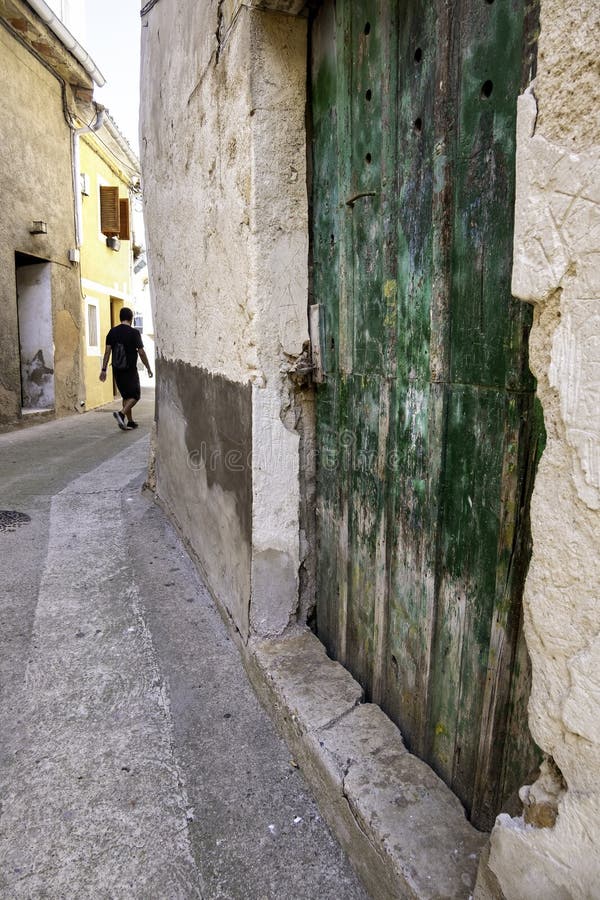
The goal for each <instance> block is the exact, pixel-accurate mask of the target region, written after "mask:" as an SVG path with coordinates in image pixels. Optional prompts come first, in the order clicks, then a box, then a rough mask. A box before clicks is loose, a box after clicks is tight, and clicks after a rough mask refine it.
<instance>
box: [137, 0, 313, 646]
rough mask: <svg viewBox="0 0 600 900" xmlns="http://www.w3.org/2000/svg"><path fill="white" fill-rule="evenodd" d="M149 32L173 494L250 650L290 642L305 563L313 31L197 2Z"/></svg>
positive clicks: (152, 249) (171, 502) (170, 499)
mask: <svg viewBox="0 0 600 900" xmlns="http://www.w3.org/2000/svg"><path fill="white" fill-rule="evenodd" d="M142 26H143V27H142V66H143V72H142V83H143V84H144V85H145V86H146V87H145V90H144V92H143V96H142V105H141V124H140V137H141V154H142V169H143V174H144V200H145V216H146V223H147V233H148V248H149V268H150V280H151V286H152V294H153V297H154V303H155V310H154V320H155V328H156V334H157V355H158V369H157V371H158V424H157V438H156V443H157V466H156V471H157V490H158V493H159V495H160V497H161V498H162V500H163V502H164V503H165V504H166V505H167V506H168V508H169V509H170V511H171V513H172V514H173V516H174V517H175V518H176V520H177V521H178V522H179V524H180V526H181V528H182V530H183V531H184V533H185V534H186V535H187V536H188V538H189V541H190V543H191V545H192V548H193V550H194V551H195V553H196V555H197V557H198V559H199V562H200V564H201V566H202V568H203V569H204V571H205V573H206V575H207V578H208V581H209V584H210V585H211V588H212V589H213V591H214V592H215V594H216V596H217V598H218V599H219V600H220V602H221V604H222V605H223V606H225V607H226V608H227V610H228V612H229V614H230V615H231V616H232V618H233V620H234V622H235V625H236V627H237V628H238V630H239V631H240V633H241V635H242V636H243V637H244V638H245V639H246V638H248V636H249V634H250V632H251V631H252V632H254V633H257V634H261V635H265V634H268V633H278V632H280V631H282V630H283V629H284V628H285V627H286V626H287V625H288V623H289V622H290V620H293V618H294V613H295V610H296V607H297V604H298V591H299V568H300V564H301V554H300V539H299V508H300V486H299V485H300V481H299V479H300V475H299V463H298V459H299V444H300V436H299V434H298V431H297V430H296V415H295V412H294V409H293V407H294V403H295V401H294V397H293V390H292V382H291V381H290V378H289V377H288V372H289V370H290V369H291V368H293V366H294V364H295V362H296V360H297V358H298V357H299V355H300V354H301V352H302V348H303V343H304V341H305V340H307V338H308V334H307V320H306V297H307V253H308V236H307V197H306V173H305V152H306V151H305V134H304V104H305V77H306V21H305V20H303V19H296V18H292V17H290V16H286V15H282V14H279V13H276V12H264V11H262V10H260V9H256V8H252V9H250V8H249V6H247V5H246V4H242V3H233V4H232V3H226V4H209V3H197V2H193V0H179V2H178V3H177V4H176V9H175V10H173V9H172V8H170V7H167V6H165V5H164V4H162V5H161V4H157V5H156V6H155V7H153V8H152V9H151V10H150V11H149V13H148V14H147V15H146V16H145V17H144V20H143V22H142ZM203 420H208V421H207V422H206V427H201V426H200V424H199V423H200V422H201V421H203Z"/></svg>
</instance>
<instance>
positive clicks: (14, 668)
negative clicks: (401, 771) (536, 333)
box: [0, 413, 366, 900]
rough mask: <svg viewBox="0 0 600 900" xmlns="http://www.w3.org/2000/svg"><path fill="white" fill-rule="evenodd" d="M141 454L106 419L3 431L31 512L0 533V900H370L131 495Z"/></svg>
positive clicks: (203, 597) (3, 476) (167, 547)
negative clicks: (17, 524) (0, 564)
mask: <svg viewBox="0 0 600 900" xmlns="http://www.w3.org/2000/svg"><path fill="white" fill-rule="evenodd" d="M138 418H140V417H139V416H138ZM86 424H87V430H86ZM142 426H143V422H142ZM144 431H145V432H146V433H145V434H144ZM140 432H141V433H142V437H141V439H140V434H139V433H140ZM96 443H97V444H98V447H97V450H96V463H98V462H101V465H99V466H98V465H96V468H91V466H90V463H91V462H92V461H93V458H94V445H95V444H96ZM147 444H148V440H147V427H146V428H144V427H142V428H140V429H139V430H138V432H136V433H135V436H134V435H130V434H124V433H122V432H119V431H118V429H116V428H114V427H113V423H112V421H111V420H109V418H108V416H106V415H105V414H104V413H97V414H88V415H87V416H85V417H80V418H77V419H72V420H62V421H61V422H51V423H48V424H46V425H41V426H37V427H36V428H31V429H28V430H27V432H19V433H18V434H12V435H4V436H1V437H0V462H1V461H2V459H3V458H4V459H6V458H9V459H14V460H15V462H14V464H11V465H13V466H14V469H9V470H8V471H7V470H6V468H5V467H0V489H1V490H2V491H3V492H4V493H5V496H6V498H8V497H10V505H11V506H14V507H15V508H17V507H18V508H20V509H22V510H24V511H25V512H26V513H27V514H28V515H30V516H31V522H30V523H27V524H24V525H23V526H22V527H20V528H19V529H18V531H17V532H14V533H7V534H2V535H0V550H1V552H2V553H3V554H4V555H3V562H4V576H5V577H4V579H3V585H2V589H1V591H0V621H1V623H2V628H1V629H0V663H1V671H0V674H1V675H2V678H3V681H2V685H1V687H2V695H1V697H0V734H1V735H2V741H1V746H2V755H1V756H0V782H1V802H0V896H2V897H6V898H11V900H12V898H20V897H28V898H29V897H31V898H44V897H45V898H50V900H54V898H57V900H63V898H65V900H71V898H73V900H80V898H94V900H96V898H99V900H120V898H123V900H125V898H133V900H137V898H140V900H154V898H157V900H163V898H165V900H171V898H173V900H177V898H182V900H183V898H186V900H187V898H193V897H203V898H206V900H238V898H239V900H242V898H243V900H271V898H273V900H274V898H288V897H289V898H291V897H293V898H307V900H313V898H315V900H316V898H323V900H365V896H366V895H365V893H364V890H363V888H362V886H361V885H360V883H359V882H358V879H357V878H356V876H355V874H354V872H353V871H352V869H351V867H350V865H349V862H348V860H347V858H346V857H345V854H344V852H343V851H342V850H341V849H340V847H339V845H338V844H337V842H336V841H335V839H334V838H333V837H332V836H331V833H330V832H329V830H328V828H327V826H326V825H325V823H324V822H323V820H322V818H321V816H320V814H319V811H318V808H317V806H316V804H315V802H314V800H313V799H312V798H311V796H310V794H309V791H308V789H307V786H306V783H305V781H304V778H303V775H302V773H301V771H300V770H299V769H298V767H297V765H296V763H295V761H293V760H291V758H290V753H289V751H288V749H287V747H286V746H285V744H284V742H283V741H282V740H281V739H280V738H279V737H278V736H277V734H276V732H275V730H274V728H273V726H272V724H271V722H270V720H269V718H268V716H267V715H266V714H265V712H264V711H263V710H262V708H261V707H260V704H259V702H258V700H257V698H256V696H255V695H254V693H253V691H252V689H251V686H250V684H249V683H248V680H247V677H246V675H245V672H244V669H243V666H242V664H241V661H240V657H239V654H238V652H237V650H236V647H235V645H234V643H233V642H232V641H231V639H230V637H229V635H228V633H227V630H226V628H225V626H224V625H223V623H222V621H221V619H220V617H219V614H218V613H217V611H216V610H215V608H214V606H213V604H212V601H211V599H210V597H209V594H208V592H207V591H206V588H205V587H204V585H203V584H202V582H201V581H200V579H199V577H198V574H197V571H196V569H195V567H194V565H193V564H192V562H191V561H190V559H189V557H188V556H187V554H186V553H185V551H184V549H183V547H182V545H181V543H180V542H179V540H178V538H177V537H176V535H175V533H174V531H173V529H172V528H171V526H170V525H169V523H168V522H167V521H166V519H165V516H164V514H163V512H162V511H161V510H160V508H159V507H158V506H157V505H156V504H154V503H153V502H151V499H150V498H149V496H148V495H145V496H142V495H141V493H140V491H141V486H142V483H143V480H144V477H145V465H146V456H147ZM63 448H65V449H63ZM67 448H68V449H67ZM115 451H118V452H116V453H115ZM103 459H104V460H105V461H104V462H102V460H103ZM78 460H79V462H78ZM90 468H91V471H90ZM86 470H87V473H86ZM57 489H58V490H57ZM3 505H5V506H6V507H7V508H8V506H9V504H8V503H4V504H3ZM6 625H8V626H9V627H5V626H6ZM5 676H6V677H5Z"/></svg>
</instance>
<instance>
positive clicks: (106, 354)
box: [100, 344, 112, 381]
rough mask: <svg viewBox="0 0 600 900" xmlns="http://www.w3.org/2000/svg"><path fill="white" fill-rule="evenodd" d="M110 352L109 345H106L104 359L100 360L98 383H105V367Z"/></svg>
mask: <svg viewBox="0 0 600 900" xmlns="http://www.w3.org/2000/svg"><path fill="white" fill-rule="evenodd" d="M111 352H112V347H111V346H110V344H107V345H106V350H105V351H104V359H103V360H102V368H101V369H100V381H106V367H107V366H108V361H109V359H110V354H111Z"/></svg>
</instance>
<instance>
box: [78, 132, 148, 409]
mask: <svg viewBox="0 0 600 900" xmlns="http://www.w3.org/2000/svg"><path fill="white" fill-rule="evenodd" d="M79 141H80V146H79V168H80V182H81V184H80V187H81V226H82V244H81V259H80V265H81V293H82V304H83V310H82V321H83V325H84V327H83V328H82V334H81V340H82V355H83V380H84V391H85V406H86V408H87V409H92V408H93V407H96V406H101V405H102V404H104V403H109V402H110V401H111V400H112V399H113V398H114V395H115V388H114V385H113V380H112V377H111V371H110V369H109V377H108V378H107V380H106V381H105V382H104V383H102V382H101V381H100V380H99V377H98V376H99V373H100V367H101V360H102V356H103V353H104V347H105V338H106V334H107V332H108V331H109V329H110V328H111V327H112V326H113V325H115V324H118V323H119V310H120V309H121V308H122V307H123V306H129V307H131V308H132V309H133V308H134V301H133V296H132V271H133V253H132V247H133V240H132V234H131V226H130V221H131V219H130V199H131V194H132V192H133V191H134V190H137V188H138V185H139V164H138V161H137V159H136V158H135V156H134V155H133V153H132V151H131V149H130V147H129V145H128V144H127V142H126V141H125V139H124V138H123V137H122V136H121V135H120V133H119V132H118V130H117V128H116V126H115V125H114V123H113V122H112V120H111V119H110V118H108V117H105V119H104V124H103V125H102V127H101V128H100V129H99V130H98V131H97V132H91V131H90V132H87V133H85V134H82V135H81V136H80V138H79ZM115 217H116V220H115Z"/></svg>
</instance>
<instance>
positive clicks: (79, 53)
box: [27, 0, 105, 87]
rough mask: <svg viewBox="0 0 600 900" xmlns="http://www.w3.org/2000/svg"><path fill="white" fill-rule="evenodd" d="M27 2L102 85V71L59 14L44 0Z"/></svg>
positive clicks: (91, 75)
mask: <svg viewBox="0 0 600 900" xmlns="http://www.w3.org/2000/svg"><path fill="white" fill-rule="evenodd" d="M27 2H28V4H29V6H31V8H32V9H33V11H34V12H36V13H37V15H38V16H39V17H40V19H41V20H42V22H44V24H46V25H47V26H48V28H49V29H50V31H53V32H54V34H55V35H56V37H57V38H58V39H59V41H60V42H61V44H63V45H64V46H65V47H66V48H67V50H68V51H69V53H71V54H72V55H73V56H74V57H75V59H76V60H77V61H78V62H79V63H81V65H82V66H83V68H84V69H85V71H86V72H87V73H88V75H89V76H90V78H92V80H93V81H94V82H95V83H96V84H97V85H98V87H102V86H103V85H104V84H105V80H104V76H103V74H102V72H100V70H99V69H98V67H97V66H96V63H95V62H94V60H93V59H92V57H91V56H90V55H89V53H86V51H85V50H84V49H83V47H82V46H81V44H78V43H77V41H76V40H75V38H74V37H73V35H72V34H71V32H70V31H69V30H68V29H67V28H65V26H64V25H63V23H62V22H61V20H60V19H59V18H58V16H57V15H55V14H54V13H53V12H52V10H51V9H50V7H49V6H48V5H47V4H46V3H44V0H27Z"/></svg>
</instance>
